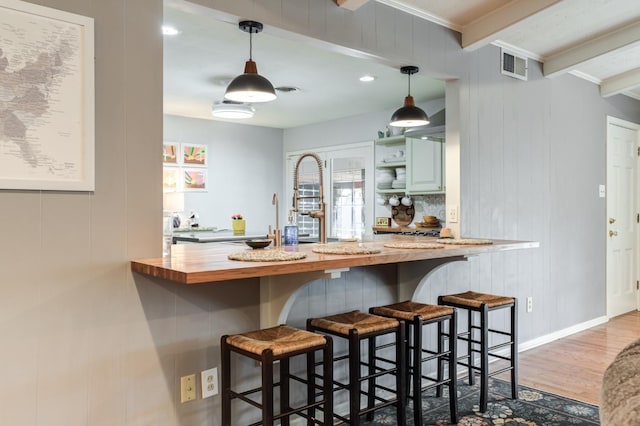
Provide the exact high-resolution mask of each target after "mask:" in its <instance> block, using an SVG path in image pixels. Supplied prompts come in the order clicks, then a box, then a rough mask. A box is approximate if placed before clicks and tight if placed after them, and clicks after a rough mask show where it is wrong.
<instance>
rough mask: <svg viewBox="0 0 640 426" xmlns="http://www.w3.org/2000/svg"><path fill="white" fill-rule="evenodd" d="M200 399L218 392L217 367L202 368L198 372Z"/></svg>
mask: <svg viewBox="0 0 640 426" xmlns="http://www.w3.org/2000/svg"><path fill="white" fill-rule="evenodd" d="M200 385H201V386H202V399H205V398H209V397H210V396H213V395H217V394H218V367H214V368H210V369H208V370H204V371H203V372H201V373H200Z"/></svg>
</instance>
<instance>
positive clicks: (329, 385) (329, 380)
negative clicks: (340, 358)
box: [322, 336, 333, 426]
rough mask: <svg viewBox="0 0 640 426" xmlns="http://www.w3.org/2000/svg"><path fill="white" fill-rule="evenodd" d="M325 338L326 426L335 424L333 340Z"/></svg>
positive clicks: (323, 362) (323, 365) (324, 393)
mask: <svg viewBox="0 0 640 426" xmlns="http://www.w3.org/2000/svg"><path fill="white" fill-rule="evenodd" d="M325 338H326V339H327V344H326V346H325V347H324V350H323V351H322V373H323V379H322V380H323V383H322V385H323V397H324V426H333V340H332V339H331V337H328V336H327V337H325Z"/></svg>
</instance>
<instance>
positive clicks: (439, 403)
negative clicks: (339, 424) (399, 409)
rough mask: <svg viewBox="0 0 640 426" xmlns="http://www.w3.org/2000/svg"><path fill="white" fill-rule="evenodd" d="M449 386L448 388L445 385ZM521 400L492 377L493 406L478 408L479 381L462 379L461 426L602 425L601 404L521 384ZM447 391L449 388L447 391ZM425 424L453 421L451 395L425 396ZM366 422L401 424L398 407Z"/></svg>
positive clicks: (410, 416)
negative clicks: (485, 408)
mask: <svg viewBox="0 0 640 426" xmlns="http://www.w3.org/2000/svg"><path fill="white" fill-rule="evenodd" d="M445 389H446V388H445ZM519 389H520V392H519V397H520V399H519V400H516V401H514V400H511V399H510V396H511V387H510V384H509V382H505V381H502V380H498V379H491V382H490V392H489V407H488V410H487V412H486V413H481V412H479V411H478V402H479V399H480V395H479V385H478V383H477V382H476V384H475V385H474V386H469V385H468V384H467V383H466V382H463V381H460V382H458V423H457V424H458V425H461V426H493V425H505V426H517V425H526V426H567V425H584V426H588V425H599V424H600V420H599V412H598V407H597V406H595V405H591V404H586V403H584V402H579V401H576V400H573V399H569V398H564V397H561V396H558V395H554V394H550V393H547V392H543V391H540V390H537V389H533V388H528V387H526V386H522V385H520V386H519ZM445 393H446V392H445ZM422 415H423V419H424V425H425V426H426V425H435V426H441V425H450V424H451V423H450V420H449V401H448V399H447V398H435V397H433V396H424V397H423V398H422ZM364 424H366V425H397V421H396V416H395V409H394V408H393V407H391V408H386V409H384V410H380V411H379V412H376V414H375V417H374V420H373V421H372V422H370V423H367V422H364ZM413 424H414V423H413V408H412V407H411V404H410V406H409V407H408V408H407V425H413Z"/></svg>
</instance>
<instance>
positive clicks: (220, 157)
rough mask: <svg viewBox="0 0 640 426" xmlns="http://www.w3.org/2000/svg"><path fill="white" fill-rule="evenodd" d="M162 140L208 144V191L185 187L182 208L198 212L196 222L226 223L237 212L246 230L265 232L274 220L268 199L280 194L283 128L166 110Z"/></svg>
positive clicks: (222, 225)
mask: <svg viewBox="0 0 640 426" xmlns="http://www.w3.org/2000/svg"><path fill="white" fill-rule="evenodd" d="M164 140H165V141H171V142H181V143H182V142H186V143H196V144H205V145H207V146H208V152H209V157H208V167H207V170H208V174H209V191H207V192H188V193H185V210H186V213H187V214H188V213H189V211H190V210H193V211H196V212H198V214H199V216H200V225H201V226H215V227H217V228H218V229H222V228H230V227H231V215H233V214H236V213H242V214H243V216H244V217H245V220H246V221H247V232H264V234H265V235H266V234H267V231H268V227H269V225H272V226H275V218H276V216H275V210H274V207H273V206H272V204H271V200H272V197H273V194H274V193H277V194H278V196H279V198H280V199H282V197H283V193H282V192H281V190H282V174H281V171H282V170H283V167H284V165H283V164H284V160H283V158H284V156H283V152H282V130H280V129H273V128H269V127H259V126H247V125H242V124H236V123H225V122H222V121H213V120H201V119H196V118H186V117H179V116H175V115H165V116H164ZM281 217H283V218H284V216H281ZM283 220H284V219H283ZM283 223H284V222H283Z"/></svg>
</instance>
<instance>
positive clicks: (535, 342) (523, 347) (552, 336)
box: [518, 315, 609, 352]
mask: <svg viewBox="0 0 640 426" xmlns="http://www.w3.org/2000/svg"><path fill="white" fill-rule="evenodd" d="M607 321H609V318H608V317H607V316H606V315H604V316H601V317H598V318H594V319H592V320H589V321H585V322H581V323H580V324H575V325H572V326H571V327H567V328H563V329H562V330H558V331H554V332H553V333H549V334H545V335H544V336H540V337H536V338H535V339H531V340H529V341H526V342H524V343H520V344H519V345H518V352H524V351H528V350H529V349H533V348H537V347H538V346H542V345H544V344H547V343H551V342H553V341H555V340H558V339H562V338H563V337H567V336H570V335H572V334H575V333H579V332H581V331H584V330H587V329H589V328H591V327H595V326H597V325H600V324H604V323H606V322H607Z"/></svg>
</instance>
